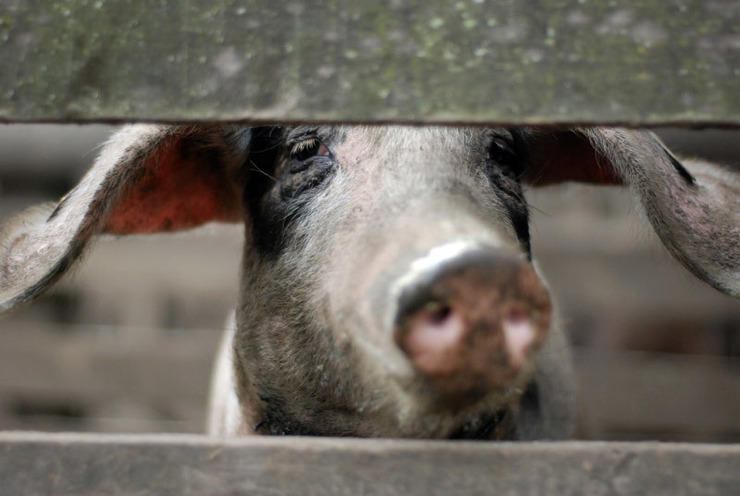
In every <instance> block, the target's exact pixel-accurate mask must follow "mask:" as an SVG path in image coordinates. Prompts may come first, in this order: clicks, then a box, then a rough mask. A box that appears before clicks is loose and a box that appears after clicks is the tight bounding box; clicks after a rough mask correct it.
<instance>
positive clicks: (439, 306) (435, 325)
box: [398, 302, 465, 371]
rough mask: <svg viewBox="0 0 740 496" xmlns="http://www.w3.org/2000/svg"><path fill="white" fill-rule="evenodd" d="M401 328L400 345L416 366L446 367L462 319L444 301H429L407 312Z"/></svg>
mask: <svg viewBox="0 0 740 496" xmlns="http://www.w3.org/2000/svg"><path fill="white" fill-rule="evenodd" d="M403 329H404V331H403V332H402V333H401V334H402V335H401V336H398V338H400V339H399V344H400V345H401V348H402V349H403V350H404V352H406V353H407V354H408V355H409V356H410V357H412V359H413V360H414V362H415V363H416V365H417V366H419V367H421V368H423V369H428V370H429V371H431V370H434V369H446V368H447V365H446V364H445V362H446V360H448V359H449V358H450V357H449V354H450V353H451V352H453V350H454V349H456V348H457V347H458V345H459V343H460V341H461V340H462V338H463V335H464V334H465V323H464V321H463V318H462V316H461V315H460V314H459V312H456V311H455V310H454V308H453V307H452V306H451V305H450V304H447V303H441V302H430V303H427V304H426V305H424V306H423V307H421V308H420V309H419V310H417V311H416V312H415V313H414V314H413V315H410V316H408V318H407V320H406V322H405V323H404V325H403Z"/></svg>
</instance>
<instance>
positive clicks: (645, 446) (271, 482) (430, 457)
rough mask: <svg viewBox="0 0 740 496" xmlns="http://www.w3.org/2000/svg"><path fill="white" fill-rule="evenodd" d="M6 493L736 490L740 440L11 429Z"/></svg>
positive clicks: (3, 476)
mask: <svg viewBox="0 0 740 496" xmlns="http://www.w3.org/2000/svg"><path fill="white" fill-rule="evenodd" d="M0 480H2V481H3V483H2V485H0V495H16V494H76V495H81V496H84V495H92V494H112V495H114V494H127V495H128V494H178V495H189V494H198V495H200V494H257V495H258V494H271V495H277V494H290V495H299V494H322V495H323V494H383V495H393V494H402V495H415V494H419V495H424V496H427V495H433V494H559V495H568V494H620V495H627V494H651V495H671V496H680V495H684V494H692V495H701V494H734V493H735V492H736V491H737V489H738V487H740V446H709V445H686V444H658V443H612V444H609V443H580V442H567V443H533V444H531V443H522V444H512V443H503V444H497V443H471V442H426V441H400V440H359V439H318V438H251V439H250V438H248V439H238V440H231V441H222V440H218V439H213V438H205V437H197V436H125V437H122V436H111V435H73V434H53V435H50V434H38V433H23V432H20V433H2V434H0Z"/></svg>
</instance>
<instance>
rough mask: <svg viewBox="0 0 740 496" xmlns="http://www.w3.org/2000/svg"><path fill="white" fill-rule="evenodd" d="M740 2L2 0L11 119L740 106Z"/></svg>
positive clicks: (659, 112) (628, 113)
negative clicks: (146, 0)
mask: <svg viewBox="0 0 740 496" xmlns="http://www.w3.org/2000/svg"><path fill="white" fill-rule="evenodd" d="M738 39H740V7H739V6H738V4H737V2H732V1H721V0H719V1H711V2H705V1H702V0H652V1H641V2H593V1H592V2H586V1H581V0H578V1H576V0H549V1H546V2H542V1H539V0H465V1H459V2H448V1H446V0H430V1H425V2H406V1H402V0H372V1H364V2H350V1H346V0H328V1H324V2H316V1H314V2H294V1H292V0H272V1H270V2H264V1H260V0H224V1H220V2H211V1H208V0H192V1H188V2H178V1H176V0H158V1H157V2H144V1H142V0H121V1H106V0H95V1H93V0H62V1H58V2H46V1H43V0H5V1H3V2H2V4H1V5H0V120H18V121H33V120H52V121H65V120H67V121H68V120H127V119H147V120H201V119H258V120H270V121H285V120H306V119H310V120H325V119H333V120H352V121H409V120H411V121H427V122H431V121H434V122H441V121H445V122H460V121H490V122H505V123H509V122H516V123H540V122H555V123H557V122H586V123H593V122H600V123H604V122H606V123H629V124H632V123H639V124H661V123H708V122H711V123H715V124H735V125H737V124H740V99H739V98H738V97H737V96H738V94H740V69H738V68H739V67H740V50H738Z"/></svg>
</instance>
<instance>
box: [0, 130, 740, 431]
mask: <svg viewBox="0 0 740 496" xmlns="http://www.w3.org/2000/svg"><path fill="white" fill-rule="evenodd" d="M570 180H575V181H584V182H593V183H600V184H624V185H628V186H629V187H630V188H631V189H632V190H633V191H634V192H635V194H636V196H637V197H638V198H639V200H640V202H641V204H642V206H643V208H644V210H645V213H646V214H647V218H648V219H649V221H650V222H651V224H652V225H653V227H654V229H655V231H656V232H657V234H658V235H659V237H660V238H661V240H662V241H663V243H664V245H665V246H666V248H667V249H668V251H669V252H670V253H672V254H673V255H674V256H675V257H676V258H677V259H678V260H679V261H681V262H682V263H683V264H684V265H685V266H686V267H687V268H688V269H689V270H690V271H691V272H693V273H694V274H695V275H697V276H698V277H700V278H701V279H703V280H705V281H706V282H708V283H710V284H712V285H714V286H715V287H716V288H718V289H719V290H722V291H725V292H728V293H731V294H734V295H739V294H740V194H739V193H740V184H739V183H740V181H738V177H737V175H733V174H732V173H730V172H727V171H723V170H721V169H720V168H718V167H715V166H711V165H709V164H703V163H700V162H685V163H682V162H679V161H678V160H677V159H676V158H675V157H674V156H673V155H672V154H671V153H670V152H669V151H668V150H667V149H666V148H665V147H664V146H663V145H662V144H661V143H660V141H659V140H658V139H657V138H656V137H655V136H654V135H652V134H651V133H649V132H643V131H634V130H624V129H605V128H590V129H570V130H552V129H549V130H542V129H540V130H536V129H528V128H517V129H488V128H448V127H402V126H297V127H277V126H270V127H257V128H249V127H243V126H233V125H217V124H214V125H198V126H159V125H134V126H128V127H126V128H124V129H123V130H122V131H120V132H119V133H118V134H116V135H115V136H113V138H112V139H111V140H110V142H109V143H108V144H107V145H106V146H105V148H104V149H103V151H102V154H101V156H100V157H99V159H98V160H97V162H96V164H95V165H94V167H93V168H92V169H91V171H90V172H89V173H88V175H87V176H85V178H83V179H82V181H81V182H80V184H79V185H78V186H77V187H76V188H75V189H74V190H73V191H72V192H70V194H69V195H67V196H66V197H65V198H63V199H62V200H61V201H60V202H59V203H58V204H54V205H43V206H40V207H38V208H35V209H33V210H31V211H28V212H25V213H24V214H22V215H20V216H18V217H17V218H15V219H12V220H11V221H10V222H9V223H8V224H7V225H6V227H5V229H4V230H3V232H2V234H0V310H5V309H8V308H10V307H12V306H15V305H17V304H19V303H23V302H26V301H29V300H31V299H33V298H34V297H36V296H38V295H39V294H41V293H42V292H43V291H45V290H46V289H48V287H50V286H51V285H52V284H53V283H54V282H56V281H57V280H58V279H59V278H60V277H61V276H62V275H63V274H64V273H65V272H66V271H67V270H68V269H69V268H70V267H71V266H72V265H73V264H74V263H75V262H76V261H77V260H79V259H80V257H81V255H82V254H83V252H84V250H85V248H86V246H87V245H88V244H89V241H90V240H91V239H92V238H93V237H94V236H95V235H97V234H101V233H109V234H133V233H151V232H161V231H174V230H181V229H188V228H192V227H195V226H198V225H200V224H203V223H205V222H211V221H223V222H243V223H244V225H245V245H244V246H245V248H244V256H243V265H242V269H241V270H242V283H241V295H240V299H239V306H238V308H237V311H236V317H235V321H234V323H233V326H232V327H231V328H230V329H229V331H228V332H227V334H226V337H225V339H224V342H223V345H222V350H221V355H220V358H219V360H218V363H217V365H216V369H215V375H214V378H215V380H214V388H213V391H214V392H213V394H212V400H211V403H212V405H211V419H210V431H211V432H212V433H214V434H224V435H237V434H252V433H260V434H298V435H332V436H373V437H377V436H385V437H426V438H464V439H541V438H562V437H566V436H568V434H569V432H570V429H571V427H572V423H573V416H574V413H573V411H572V404H573V401H572V399H573V389H572V381H571V377H570V364H569V359H568V353H567V346H566V343H565V340H564V339H563V336H562V334H561V331H560V330H559V328H558V326H557V325H556V320H557V319H556V317H555V312H554V310H553V304H552V301H551V297H550V295H549V293H548V290H547V287H546V285H545V283H544V282H543V279H542V278H541V276H540V275H539V274H538V272H537V269H536V266H535V265H534V264H533V261H532V256H531V250H530V239H529V224H528V218H529V215H528V207H527V203H526V201H525V199H524V195H523V188H524V187H526V186H532V185H535V186H536V185H540V184H551V183H557V182H562V181H570ZM204 263H207V261H204Z"/></svg>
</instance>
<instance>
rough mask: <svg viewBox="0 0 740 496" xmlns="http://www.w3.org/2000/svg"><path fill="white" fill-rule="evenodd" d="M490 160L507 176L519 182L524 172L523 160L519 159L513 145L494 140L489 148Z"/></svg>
mask: <svg viewBox="0 0 740 496" xmlns="http://www.w3.org/2000/svg"><path fill="white" fill-rule="evenodd" d="M488 160H490V161H491V162H492V163H493V164H494V165H495V167H496V168H497V169H498V170H500V171H501V172H502V173H503V174H504V175H505V176H507V177H509V178H511V179H514V180H519V178H520V177H521V175H522V173H523V172H524V170H523V166H522V163H521V160H519V157H517V155H516V153H514V150H513V149H512V148H511V145H509V143H507V142H506V141H504V140H500V139H494V140H493V141H492V142H491V146H490V147H489V148H488Z"/></svg>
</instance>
